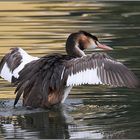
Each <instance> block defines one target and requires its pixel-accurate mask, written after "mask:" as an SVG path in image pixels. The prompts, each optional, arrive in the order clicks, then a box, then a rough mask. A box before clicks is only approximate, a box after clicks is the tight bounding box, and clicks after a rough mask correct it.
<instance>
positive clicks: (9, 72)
mask: <svg viewBox="0 0 140 140" xmlns="http://www.w3.org/2000/svg"><path fill="white" fill-rule="evenodd" d="M37 59H39V58H37V57H33V56H31V55H29V54H27V53H26V52H25V51H24V50H23V49H21V48H12V49H11V52H9V53H7V54H6V55H5V56H4V57H3V58H2V60H1V62H0V76H1V77H2V78H4V79H5V80H7V81H9V82H15V79H17V78H18V76H19V72H20V71H21V70H22V69H23V68H24V66H25V64H27V63H29V62H31V61H33V60H37Z"/></svg>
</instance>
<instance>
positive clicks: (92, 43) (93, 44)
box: [89, 41, 97, 49]
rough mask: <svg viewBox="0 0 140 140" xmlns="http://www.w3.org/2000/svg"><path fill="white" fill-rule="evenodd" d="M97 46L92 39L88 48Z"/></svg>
mask: <svg viewBox="0 0 140 140" xmlns="http://www.w3.org/2000/svg"><path fill="white" fill-rule="evenodd" d="M96 47H97V45H96V44H95V42H94V41H91V45H90V47H89V48H92V49H95V48H96Z"/></svg>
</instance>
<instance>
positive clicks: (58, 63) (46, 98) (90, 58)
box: [0, 30, 139, 108]
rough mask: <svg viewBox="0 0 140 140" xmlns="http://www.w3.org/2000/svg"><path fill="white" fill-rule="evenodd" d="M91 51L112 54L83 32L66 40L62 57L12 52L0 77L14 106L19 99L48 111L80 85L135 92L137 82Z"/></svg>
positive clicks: (106, 57)
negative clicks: (10, 89) (6, 83)
mask: <svg viewBox="0 0 140 140" xmlns="http://www.w3.org/2000/svg"><path fill="white" fill-rule="evenodd" d="M88 48H92V49H93V50H94V49H95V50H96V49H102V50H113V49H112V48H111V47H109V46H107V45H104V44H102V43H100V42H99V39H98V38H97V37H96V36H94V35H92V34H91V33H89V32H87V31H83V30H80V31H77V32H74V33H71V34H70V35H69V36H68V38H67V40H66V45H65V49H66V53H67V54H59V53H53V54H49V55H46V56H43V57H40V58H39V57H34V56H31V55H29V54H28V53H27V52H25V51H24V50H23V49H22V48H12V49H11V51H10V52H9V53H7V54H6V55H5V56H4V57H3V58H2V60H1V62H0V76H1V77H2V78H3V79H5V80H7V81H9V82H11V83H13V84H14V86H16V90H15V94H16V97H15V101H14V106H16V104H17V102H18V101H19V99H20V97H21V95H23V106H25V107H27V108H28V107H29V108H51V107H53V106H54V105H58V104H61V103H64V101H65V100H66V98H67V96H68V94H69V93H70V91H71V89H72V87H74V86H80V85H107V86H110V87H128V88H135V87H137V86H139V79H138V78H137V76H136V75H135V74H134V73H133V72H132V71H131V70H129V69H128V68H127V67H126V66H125V65H124V64H122V63H121V62H119V61H117V60H115V59H114V58H112V57H110V56H109V55H108V54H107V53H106V52H98V51H95V52H93V53H91V54H88V55H86V54H85V52H84V50H85V49H88Z"/></svg>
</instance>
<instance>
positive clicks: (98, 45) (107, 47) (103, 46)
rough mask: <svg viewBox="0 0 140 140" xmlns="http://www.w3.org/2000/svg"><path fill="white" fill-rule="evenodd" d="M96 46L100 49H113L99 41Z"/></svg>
mask: <svg viewBox="0 0 140 140" xmlns="http://www.w3.org/2000/svg"><path fill="white" fill-rule="evenodd" d="M97 48H101V49H103V50H113V48H111V47H109V46H107V45H104V44H101V43H99V42H98V44H97Z"/></svg>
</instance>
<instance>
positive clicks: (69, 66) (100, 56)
mask: <svg viewBox="0 0 140 140" xmlns="http://www.w3.org/2000/svg"><path fill="white" fill-rule="evenodd" d="M63 77H64V79H65V81H66V85H67V86H72V85H82V84H103V85H110V86H112V87H130V88H133V87H136V86H139V80H138V79H137V77H136V76H135V75H134V73H133V72H132V71H130V70H129V69H128V68H127V67H126V66H125V65H123V64H122V63H120V62H118V61H116V60H115V59H113V58H111V57H110V56H108V55H107V54H106V53H96V54H92V55H88V56H84V57H81V58H76V59H72V60H69V62H67V63H66V65H65V71H64V75H63Z"/></svg>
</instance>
